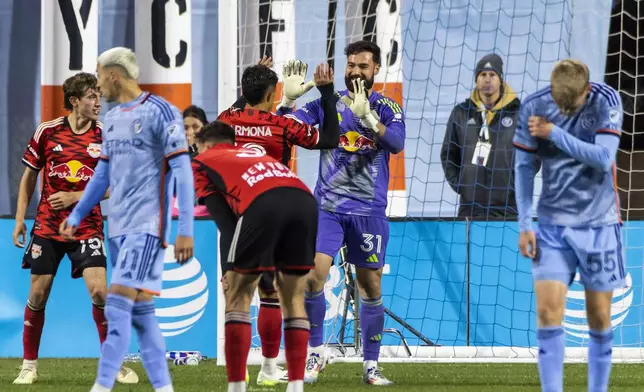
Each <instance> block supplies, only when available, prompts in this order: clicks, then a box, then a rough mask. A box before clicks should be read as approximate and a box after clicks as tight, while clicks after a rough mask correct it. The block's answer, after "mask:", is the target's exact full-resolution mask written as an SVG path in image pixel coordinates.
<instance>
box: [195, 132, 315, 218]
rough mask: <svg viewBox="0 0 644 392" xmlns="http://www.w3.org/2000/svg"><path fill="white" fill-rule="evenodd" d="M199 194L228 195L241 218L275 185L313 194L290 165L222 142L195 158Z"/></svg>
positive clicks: (203, 195) (232, 208)
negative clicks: (256, 200)
mask: <svg viewBox="0 0 644 392" xmlns="http://www.w3.org/2000/svg"><path fill="white" fill-rule="evenodd" d="M192 168H193V170H194V177H195V189H196V191H197V197H199V198H205V197H207V196H209V195H212V194H213V193H219V194H221V195H223V196H224V198H225V199H226V202H227V203H228V205H229V206H230V209H231V210H232V211H233V213H235V215H237V216H238V217H239V216H241V215H243V214H244V211H246V209H247V208H248V206H250V205H251V204H252V203H253V201H254V200H255V199H257V197H259V196H260V195H261V194H263V193H265V192H267V191H270V190H271V189H275V188H284V187H286V188H298V189H302V190H303V191H305V192H307V193H309V194H310V193H311V192H310V191H309V189H308V188H307V186H306V185H304V183H303V182H302V181H301V180H300V179H299V178H297V175H296V174H295V173H293V172H292V171H291V170H290V169H289V168H288V166H286V165H285V164H282V163H281V162H279V161H278V160H277V159H274V158H272V157H270V156H268V155H264V154H261V153H257V151H255V150H249V149H245V148H241V147H239V146H231V145H225V144H219V145H216V146H214V147H212V148H209V149H208V150H206V151H204V152H203V153H201V154H199V155H197V156H196V157H195V158H194V159H193V160H192Z"/></svg>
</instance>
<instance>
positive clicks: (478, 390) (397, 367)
mask: <svg viewBox="0 0 644 392" xmlns="http://www.w3.org/2000/svg"><path fill="white" fill-rule="evenodd" d="M20 364H21V360H18V359H0V391H2V392H5V391H6V392H14V391H22V392H32V391H34V392H35V391H61V392H81V391H82V392H88V391H89V390H90V388H91V385H92V383H93V381H94V376H95V373H96V360H95V359H65V360H63V359H42V360H40V363H39V371H38V374H39V377H40V378H39V381H38V383H37V384H34V385H33V386H23V385H12V384H11V382H12V381H13V379H14V378H15V377H16V376H17V374H18V371H19V367H20ZM131 365H132V366H131V367H132V368H133V369H135V370H136V372H137V373H138V374H139V377H141V383H139V385H137V386H123V385H117V386H116V387H115V388H114V391H116V392H126V391H129V392H138V391H148V392H149V391H151V390H152V388H151V387H150V385H149V384H148V383H147V378H146V376H145V373H144V371H143V368H142V367H141V365H140V364H136V363H135V364H131ZM128 366H130V365H128ZM361 370H362V365H361V364H333V365H330V366H329V367H327V369H326V370H325V371H324V373H322V374H321V375H320V381H319V382H318V383H317V384H315V385H312V386H306V387H305V389H306V390H310V391H317V392H331V391H333V392H340V391H351V392H358V391H368V390H373V389H374V388H375V389H379V388H378V387H372V386H368V385H364V384H363V383H362V380H361ZM171 371H172V377H173V379H174V387H175V391H177V392H193V391H194V392H197V391H199V392H202V391H225V390H226V371H225V369H224V368H223V367H218V366H216V365H215V363H214V362H212V361H204V362H201V364H199V366H197V367H193V366H174V365H171ZM257 371H258V368H257V367H251V369H250V374H251V385H250V386H249V388H248V391H249V392H260V391H262V392H268V391H284V390H285V389H286V387H285V386H280V387H277V388H260V387H257V386H256V385H254V384H253V383H252V380H254V379H255V377H256V376H257ZM383 373H384V374H385V375H386V376H387V377H389V378H390V379H391V380H392V381H394V382H395V383H396V384H395V385H394V386H393V387H389V388H386V389H387V390H391V391H418V392H420V391H427V392H430V391H431V392H434V391H450V392H452V391H475V392H503V391H508V392H509V391H513V392H517V391H520V392H523V391H526V392H528V391H535V392H538V391H540V388H539V378H538V376H537V369H536V365H534V364H383ZM611 381H612V384H611V391H619V392H622V391H625V392H626V391H642V390H644V365H615V366H614V367H613V374H612V378H611ZM565 384H566V388H565V390H566V392H569V391H586V390H587V389H586V366H585V365H566V382H565Z"/></svg>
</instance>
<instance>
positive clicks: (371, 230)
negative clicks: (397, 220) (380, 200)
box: [316, 210, 389, 269]
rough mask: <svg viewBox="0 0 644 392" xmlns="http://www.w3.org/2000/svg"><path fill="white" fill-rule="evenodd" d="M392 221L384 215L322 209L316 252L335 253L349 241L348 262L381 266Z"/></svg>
mask: <svg viewBox="0 0 644 392" xmlns="http://www.w3.org/2000/svg"><path fill="white" fill-rule="evenodd" d="M388 241H389V222H388V221H387V218H385V217H376V216H360V215H347V214H336V213H333V212H328V211H324V210H320V213H319V218H318V236H317V244H316V252H318V253H324V254H326V255H329V256H331V257H335V255H336V254H337V253H338V251H339V250H340V248H341V247H342V245H344V244H346V245H347V257H348V260H347V261H348V262H349V263H351V264H353V265H355V266H356V267H362V268H370V269H379V268H382V266H383V265H385V250H386V249H387V242H388Z"/></svg>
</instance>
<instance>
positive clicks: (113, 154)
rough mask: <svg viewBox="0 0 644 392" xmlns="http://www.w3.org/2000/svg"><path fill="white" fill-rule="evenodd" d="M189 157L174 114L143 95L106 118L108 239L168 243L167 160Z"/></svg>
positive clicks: (180, 122)
mask: <svg viewBox="0 0 644 392" xmlns="http://www.w3.org/2000/svg"><path fill="white" fill-rule="evenodd" d="M187 153H188V142H187V140H186V135H185V131H184V127H183V119H182V117H181V113H180V112H179V110H178V109H177V108H176V107H174V106H173V105H171V104H169V103H168V102H167V101H166V100H164V99H163V98H161V97H158V96H156V95H153V94H150V93H148V92H144V93H142V94H141V95H140V96H139V97H138V98H137V99H135V100H134V101H131V102H127V103H124V104H121V105H118V106H116V107H114V108H113V109H112V110H110V111H109V112H108V113H107V114H106V116H105V124H104V126H103V155H102V156H101V159H105V160H108V161H109V176H110V199H109V200H110V215H109V225H108V229H109V236H110V237H117V236H121V235H129V234H137V233H146V234H150V235H153V236H156V237H158V238H159V239H160V240H161V241H167V236H168V234H169V230H168V229H169V227H170V219H171V215H170V207H171V203H170V197H171V194H172V189H171V188H172V187H171V184H172V181H171V175H170V174H171V173H169V164H168V159H171V158H173V157H175V156H177V155H179V154H187Z"/></svg>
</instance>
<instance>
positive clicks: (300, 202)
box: [193, 121, 318, 392]
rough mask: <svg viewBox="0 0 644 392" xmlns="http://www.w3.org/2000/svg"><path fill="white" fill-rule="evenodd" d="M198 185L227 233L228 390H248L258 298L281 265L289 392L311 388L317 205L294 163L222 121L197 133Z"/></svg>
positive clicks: (224, 240) (224, 236)
mask: <svg viewBox="0 0 644 392" xmlns="http://www.w3.org/2000/svg"><path fill="white" fill-rule="evenodd" d="M196 138H197V146H198V148H199V152H200V154H199V155H198V156H196V157H195V158H194V159H193V169H194V171H195V189H196V191H197V196H198V197H199V198H201V199H202V200H203V201H204V202H205V204H206V206H207V207H208V210H209V211H210V214H211V215H212V216H213V218H214V219H215V221H216V222H217V225H218V227H219V229H220V231H221V244H222V245H221V246H222V250H221V251H222V256H223V255H224V254H225V255H227V257H226V263H227V264H229V265H230V268H227V270H228V271H227V272H226V275H227V278H226V279H227V284H228V289H227V292H226V316H225V317H226V325H225V337H226V343H225V354H226V372H227V374H228V392H244V391H245V390H246V382H245V375H246V361H247V359H248V352H249V350H250V342H251V320H250V303H251V300H252V297H253V294H254V292H255V289H256V287H257V284H258V283H259V280H260V277H261V273H262V272H263V271H277V273H276V280H277V287H278V289H279V293H280V300H281V306H282V312H283V314H284V346H285V351H286V363H287V365H288V368H289V383H288V387H287V389H286V390H287V392H301V391H303V388H304V387H303V385H304V384H303V383H304V381H303V380H304V366H305V363H304V362H305V360H306V350H307V343H308V339H309V322H308V319H307V315H306V311H305V309H304V283H305V282H304V279H305V275H306V273H307V272H308V271H309V270H310V269H311V268H313V258H314V256H315V239H316V235H317V219H318V212H317V203H316V201H315V199H314V198H313V196H312V194H311V192H310V191H309V189H308V188H307V186H306V185H305V184H304V183H303V182H302V181H300V180H299V179H298V178H297V176H296V175H295V173H293V172H292V171H291V170H289V168H288V166H286V165H284V164H282V163H280V162H279V161H277V160H276V159H273V158H271V157H270V156H268V155H265V154H261V153H258V152H257V151H256V150H250V149H245V148H243V147H240V146H235V131H234V130H233V129H232V128H231V127H230V126H229V125H227V124H224V123H222V122H220V121H215V122H213V123H210V124H208V125H206V126H205V127H203V128H202V129H201V131H199V133H198V134H197V135H196Z"/></svg>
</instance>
